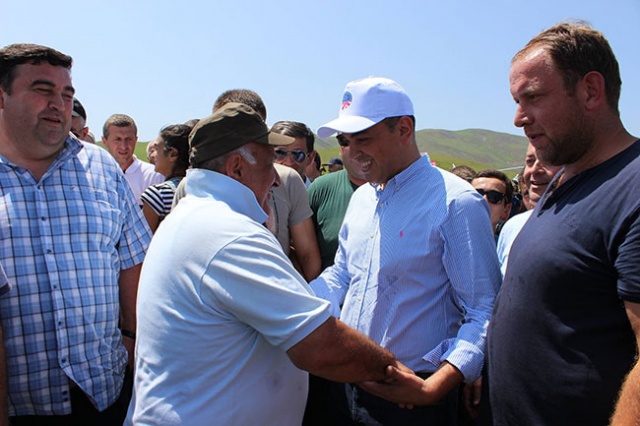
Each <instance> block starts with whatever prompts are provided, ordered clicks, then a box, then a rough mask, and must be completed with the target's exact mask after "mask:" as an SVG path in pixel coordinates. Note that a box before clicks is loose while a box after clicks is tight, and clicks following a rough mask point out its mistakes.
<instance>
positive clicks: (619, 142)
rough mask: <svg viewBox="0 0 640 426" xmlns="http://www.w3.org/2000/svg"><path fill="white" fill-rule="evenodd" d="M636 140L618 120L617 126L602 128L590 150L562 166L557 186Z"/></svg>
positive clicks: (612, 155)
mask: <svg viewBox="0 0 640 426" xmlns="http://www.w3.org/2000/svg"><path fill="white" fill-rule="evenodd" d="M636 140H637V138H636V137H635V136H633V135H631V134H629V132H627V131H626V129H625V128H624V127H623V126H622V124H621V123H620V122H619V120H618V122H617V125H616V123H614V124H613V125H612V126H606V127H602V128H601V131H600V132H599V133H598V135H597V136H596V138H595V139H594V142H593V146H592V147H591V149H590V150H589V151H588V152H586V153H585V155H583V156H582V158H580V159H579V160H578V161H575V162H573V163H571V164H565V165H564V174H563V175H562V176H561V177H560V179H559V180H558V185H561V184H562V183H564V182H566V181H568V180H569V179H571V178H572V177H574V176H576V175H578V174H580V173H582V172H584V171H585V170H589V169H591V168H593V167H595V166H597V165H599V164H602V163H604V162H605V161H607V160H609V159H610V158H612V157H615V156H616V155H618V154H619V153H621V152H622V151H624V150H625V149H627V148H629V147H630V146H631V145H632V144H633V143H634V142H635V141H636Z"/></svg>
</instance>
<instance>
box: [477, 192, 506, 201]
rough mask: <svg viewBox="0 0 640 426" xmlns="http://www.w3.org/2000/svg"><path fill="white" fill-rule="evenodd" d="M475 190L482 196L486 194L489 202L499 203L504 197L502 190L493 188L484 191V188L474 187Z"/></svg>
mask: <svg viewBox="0 0 640 426" xmlns="http://www.w3.org/2000/svg"><path fill="white" fill-rule="evenodd" d="M476 191H478V194H480V195H482V196H483V197H485V196H486V197H487V201H488V202H490V203H491V204H500V203H501V202H502V200H503V199H504V194H503V193H502V192H498V191H494V190H489V191H485V190H484V189H481V188H479V189H476Z"/></svg>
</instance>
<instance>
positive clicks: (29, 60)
mask: <svg viewBox="0 0 640 426" xmlns="http://www.w3.org/2000/svg"><path fill="white" fill-rule="evenodd" d="M42 62H47V63H49V64H50V65H54V66H60V67H64V68H66V69H71V65H72V64H73V59H72V58H71V56H68V55H65V54H64V53H61V52H58V51H57V50H55V49H52V48H50V47H46V46H40V45H38V44H27V43H18V44H11V45H9V46H6V47H3V48H2V49H0V87H2V89H3V90H4V91H6V92H7V93H9V94H11V84H12V83H13V80H14V79H15V69H16V67H17V66H18V65H22V64H32V65H38V64H40V63H42Z"/></svg>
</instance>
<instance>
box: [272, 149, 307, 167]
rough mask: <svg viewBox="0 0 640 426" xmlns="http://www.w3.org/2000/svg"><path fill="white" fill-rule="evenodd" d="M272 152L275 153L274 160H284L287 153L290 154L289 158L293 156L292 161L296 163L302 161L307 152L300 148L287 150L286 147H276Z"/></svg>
mask: <svg viewBox="0 0 640 426" xmlns="http://www.w3.org/2000/svg"><path fill="white" fill-rule="evenodd" d="M274 152H275V154H276V161H284V160H285V159H286V158H287V156H288V155H291V158H293V161H295V162H296V163H302V162H303V161H304V159H305V158H307V153H306V152H304V151H302V150H300V149H294V150H291V151H287V150H286V149H282V148H278V149H276V150H275V151H274Z"/></svg>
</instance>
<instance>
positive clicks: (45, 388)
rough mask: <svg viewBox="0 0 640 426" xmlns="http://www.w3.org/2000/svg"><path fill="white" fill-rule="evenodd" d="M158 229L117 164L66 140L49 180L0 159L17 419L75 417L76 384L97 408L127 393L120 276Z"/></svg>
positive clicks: (2, 300) (1, 231) (6, 322)
mask: <svg viewBox="0 0 640 426" xmlns="http://www.w3.org/2000/svg"><path fill="white" fill-rule="evenodd" d="M150 239H151V233H150V231H149V228H148V226H147V224H146V222H145V220H144V217H143V216H142V213H141V211H140V208H139V207H138V204H137V203H136V200H135V198H134V196H133V193H132V192H131V189H130V188H129V186H128V184H127V182H126V181H125V178H124V175H123V174H122V171H121V170H120V168H119V167H118V165H117V164H116V162H115V161H114V160H113V158H112V157H111V156H110V155H109V154H108V153H107V152H106V151H104V150H102V149H101V148H99V147H96V146H93V145H88V144H87V145H83V144H81V143H80V142H79V141H78V140H77V139H75V138H73V137H67V140H66V143H65V147H64V149H63V150H62V152H61V153H60V154H59V155H58V157H57V158H56V159H55V160H54V162H53V163H52V164H51V166H50V167H49V169H48V170H47V172H46V173H45V174H44V176H42V178H41V179H40V181H36V180H35V179H34V177H33V176H32V175H31V173H30V172H29V171H28V170H27V169H25V168H23V167H20V166H17V165H15V164H13V163H10V162H9V161H7V160H6V159H5V158H3V157H1V156H0V263H2V265H3V266H4V269H5V271H6V274H7V277H8V279H9V281H10V282H11V291H9V292H7V294H5V295H4V296H2V297H0V315H1V316H2V325H3V327H4V339H5V346H6V356H7V368H8V375H9V399H10V408H9V414H10V415H60V414H68V413H70V412H71V402H70V400H69V379H71V380H73V382H75V383H77V384H78V385H79V386H80V387H81V388H82V390H83V391H84V392H85V393H86V394H87V395H89V397H90V398H91V399H92V401H93V402H94V404H95V406H96V408H97V409H98V410H103V409H105V408H107V407H108V406H110V405H111V404H113V402H114V401H115V400H116V399H117V398H118V396H119V394H120V390H121V388H122V382H123V377H124V370H125V368H126V363H127V353H126V350H125V348H124V346H122V336H121V334H120V332H119V330H118V328H117V326H118V319H119V297H118V295H119V287H118V278H119V275H120V271H121V270H123V269H128V268H130V267H132V266H135V265H137V264H139V263H141V262H142V260H143V258H144V255H145V252H146V249H147V247H148V244H149V241H150Z"/></svg>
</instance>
